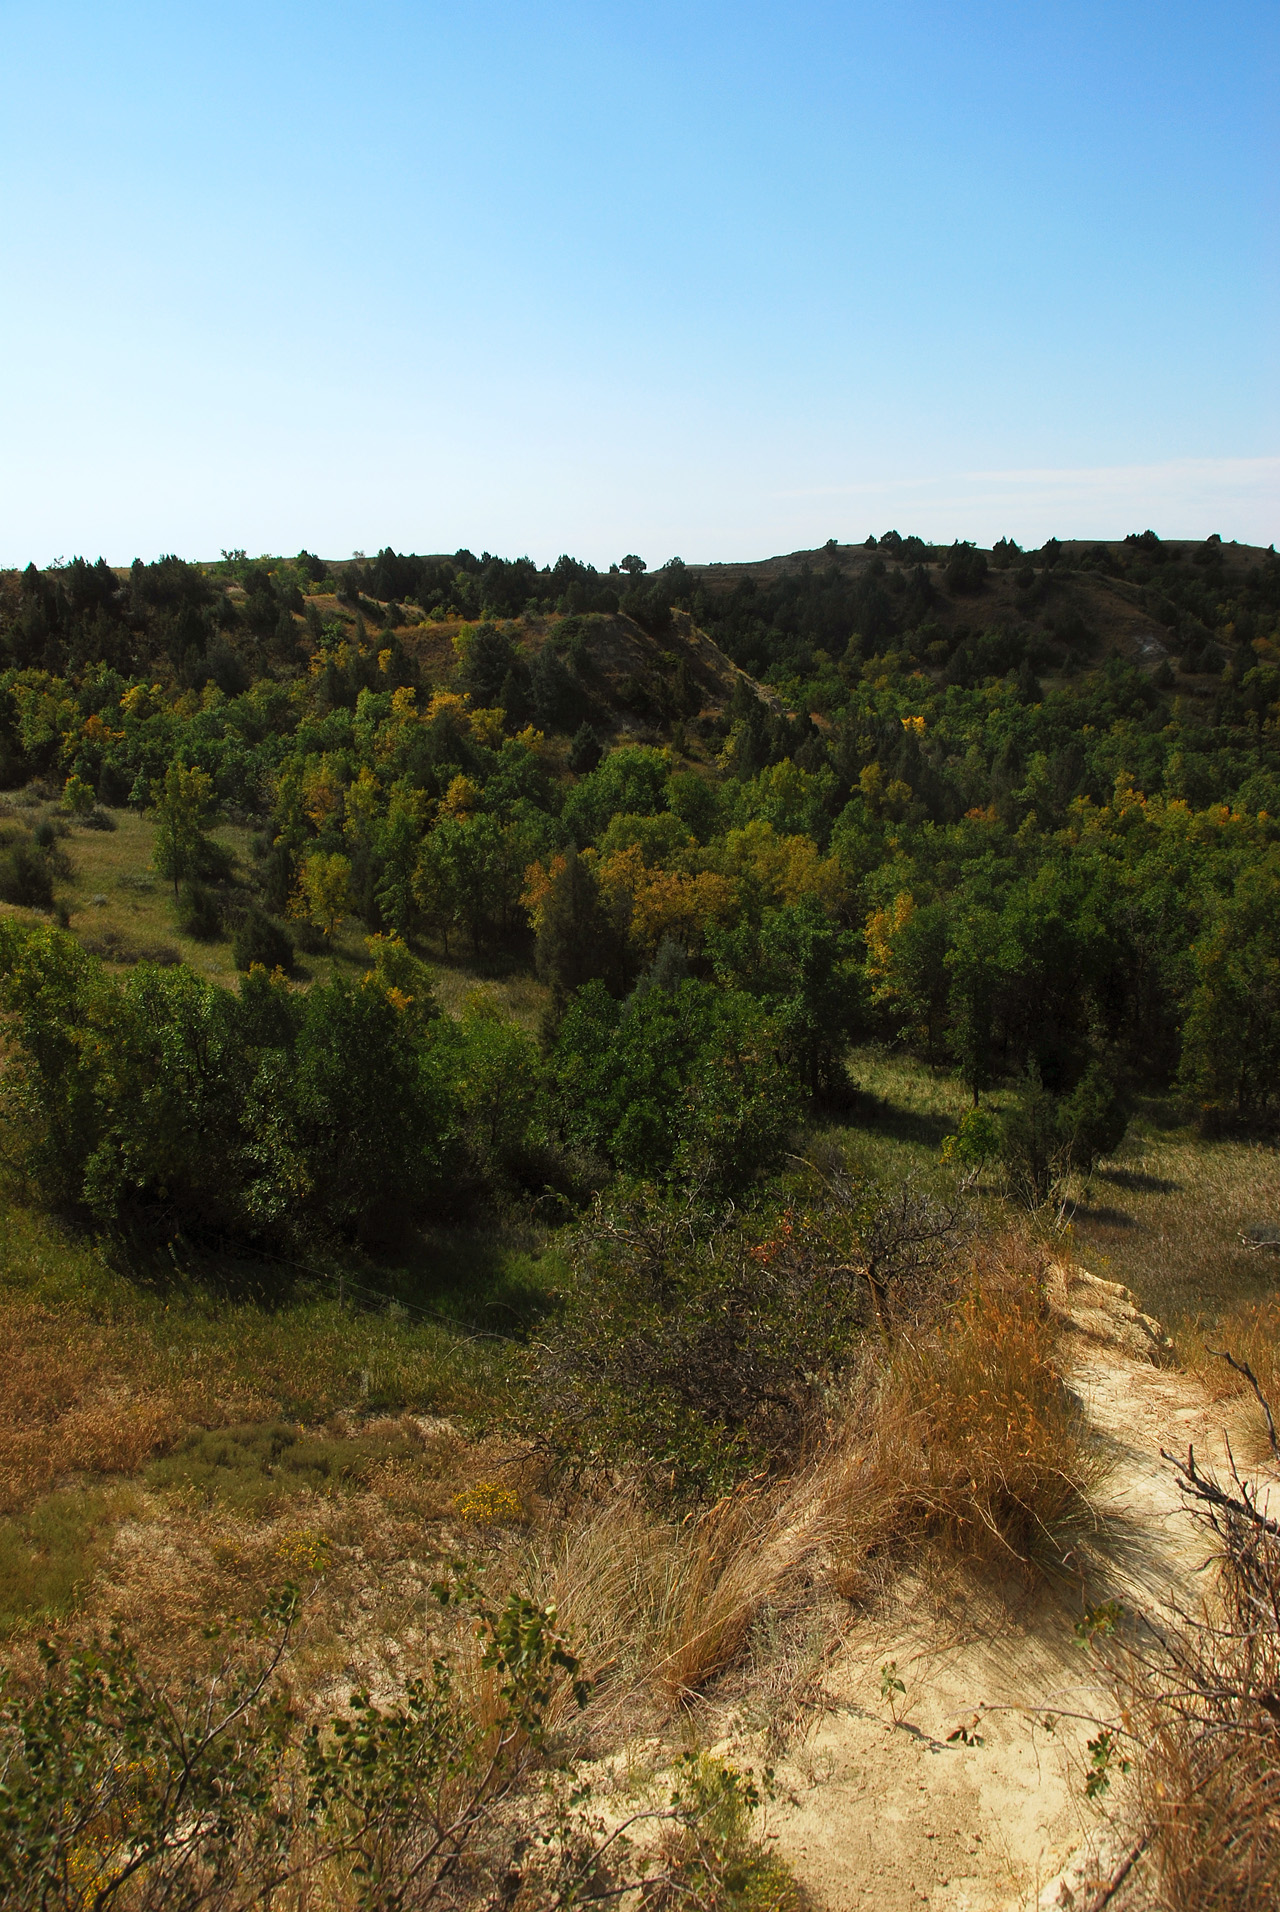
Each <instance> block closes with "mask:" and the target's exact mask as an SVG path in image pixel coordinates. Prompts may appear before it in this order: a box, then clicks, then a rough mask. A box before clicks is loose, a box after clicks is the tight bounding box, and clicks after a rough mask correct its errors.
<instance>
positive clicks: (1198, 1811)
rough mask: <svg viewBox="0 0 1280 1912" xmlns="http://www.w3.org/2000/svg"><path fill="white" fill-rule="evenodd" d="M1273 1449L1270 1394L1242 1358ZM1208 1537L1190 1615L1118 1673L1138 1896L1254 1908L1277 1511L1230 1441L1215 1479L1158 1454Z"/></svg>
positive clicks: (1264, 1823)
mask: <svg viewBox="0 0 1280 1912" xmlns="http://www.w3.org/2000/svg"><path fill="white" fill-rule="evenodd" d="M1235 1365H1236V1367H1237V1370H1238V1372H1239V1373H1240V1377H1241V1378H1242V1379H1243V1380H1244V1381H1245V1382H1246V1383H1247V1385H1249V1386H1250V1387H1251V1388H1252V1390H1253V1391H1254V1393H1255V1394H1256V1395H1257V1397H1258V1399H1259V1402H1260V1404H1261V1405H1262V1407H1263V1410H1264V1413H1265V1415H1266V1419H1267V1422H1268V1426H1269V1428H1270V1430H1271V1439H1270V1448H1271V1457H1272V1459H1273V1461H1275V1460H1280V1440H1278V1439H1277V1437H1276V1433H1275V1427H1274V1421H1273V1420H1272V1416H1271V1412H1270V1408H1269V1406H1268V1403H1267V1400H1266V1396H1265V1394H1264V1392H1263V1390H1262V1389H1261V1388H1260V1386H1259V1384H1258V1381H1257V1377H1256V1376H1255V1375H1254V1374H1253V1372H1252V1370H1251V1369H1250V1368H1249V1366H1248V1364H1246V1363H1236V1364H1235ZM1165 1459H1166V1460H1168V1461H1170V1462H1171V1464H1172V1465H1173V1467H1174V1469H1175V1471H1176V1473H1177V1476H1178V1485H1179V1487H1180V1488H1181V1489H1182V1491H1183V1493H1184V1494H1185V1495H1186V1497H1187V1501H1188V1504H1189V1506H1190V1509H1191V1512H1192V1514H1193V1517H1194V1518H1195V1520H1196V1521H1197V1523H1198V1524H1199V1525H1200V1526H1201V1528H1202V1529H1203V1530H1204V1532H1205V1533H1206V1535H1207V1536H1208V1537H1209V1538H1210V1539H1211V1540H1212V1542H1213V1545H1214V1550H1215V1553H1216V1555H1217V1559H1218V1567H1219V1572H1218V1578H1217V1583H1216V1586H1215V1588H1214V1590H1213V1593H1212V1594H1211V1596H1210V1598H1209V1599H1208V1600H1207V1601H1206V1603H1205V1606H1204V1610H1203V1611H1202V1612H1201V1613H1200V1614H1196V1615H1192V1614H1187V1613H1180V1614H1178V1616H1177V1624H1176V1625H1175V1626H1174V1627H1171V1628H1167V1629H1165V1628H1155V1629H1153V1632H1154V1639H1155V1644H1154V1646H1153V1647H1151V1648H1143V1647H1135V1648H1133V1649H1131V1650H1130V1652H1129V1653H1128V1654H1127V1655H1126V1656H1125V1657H1124V1658H1123V1659H1122V1660H1120V1661H1119V1662H1118V1664H1117V1666H1116V1669H1115V1674H1116V1681H1117V1687H1118V1692H1119V1698H1120V1701H1121V1706H1120V1721H1121V1725H1122V1727H1123V1729H1124V1732H1125V1733H1126V1735H1127V1736H1128V1737H1129V1738H1130V1739H1131V1740H1132V1742H1133V1744H1134V1746H1135V1749H1136V1767H1135V1778H1136V1806H1137V1810H1138V1814H1139V1817H1140V1824H1141V1828H1142V1834H1141V1841H1140V1844H1141V1851H1142V1863H1141V1870H1140V1874H1139V1877H1140V1880H1141V1886H1140V1890H1141V1892H1142V1894H1143V1898H1142V1901H1141V1902H1142V1903H1143V1904H1145V1905H1148V1906H1151V1907H1153V1908H1159V1912H1228V1908H1230V1912H1252V1909H1253V1908H1258V1912H1262V1908H1264V1907H1266V1908H1270V1907H1272V1906H1274V1905H1276V1904H1277V1903H1280V1521H1277V1520H1276V1519H1275V1518H1274V1517H1273V1516H1272V1514H1271V1512H1270V1510H1269V1507H1268V1504H1267V1501H1266V1498H1265V1497H1264V1495H1262V1494H1261V1493H1260V1491H1259V1488H1258V1486H1257V1485H1256V1483H1255V1482H1253V1481H1252V1480H1250V1479H1248V1478H1247V1477H1246V1476H1244V1475H1242V1474H1241V1472H1240V1470H1239V1467H1238V1466H1237V1463H1236V1460H1235V1457H1234V1455H1233V1454H1232V1453H1231V1451H1230V1447H1228V1474H1227V1478H1226V1479H1225V1480H1223V1479H1220V1478H1219V1477H1218V1476H1217V1475H1216V1474H1214V1473H1213V1472H1212V1471H1206V1470H1205V1469H1204V1468H1203V1467H1202V1466H1201V1464H1200V1462H1199V1461H1198V1460H1197V1458H1196V1454H1195V1450H1194V1448H1188V1450H1187V1458H1186V1459H1185V1460H1180V1459H1176V1458H1175V1457H1174V1456H1173V1455H1170V1454H1166V1455H1165Z"/></svg>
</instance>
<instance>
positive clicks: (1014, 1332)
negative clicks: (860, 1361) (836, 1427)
mask: <svg viewBox="0 0 1280 1912" xmlns="http://www.w3.org/2000/svg"><path fill="white" fill-rule="evenodd" d="M1055 1338H1056V1331H1055V1328H1054V1325H1053V1323H1052V1322H1051V1321H1050V1320H1049V1319H1047V1318H1046V1317H1045V1315H1044V1313H1043V1311H1042V1310H1041V1309H1040V1308H1039V1306H1038V1305H1037V1301H1036V1298H1035V1296H1034V1294H1032V1295H1029V1296H1019V1295H1017V1294H1016V1293H1012V1292H1008V1291H1006V1292H1000V1291H999V1290H994V1291H993V1290H991V1289H985V1290H984V1289H978V1290H976V1291H974V1292H973V1293H972V1294H970V1295H969V1296H968V1297H967V1298H966V1299H965V1300H964V1301H962V1302H961V1303H960V1304H959V1306H958V1307H957V1308H956V1309H955V1310H954V1311H953V1312H952V1313H951V1314H950V1315H949V1316H948V1317H947V1318H946V1319H945V1320H944V1321H943V1322H942V1323H941V1324H940V1325H939V1326H938V1327H936V1328H935V1329H934V1330H933V1331H931V1332H929V1333H926V1334H923V1335H920V1336H918V1337H916V1338H914V1339H913V1340H911V1341H905V1340H904V1341H903V1342H902V1343H901V1344H900V1346H899V1347H898V1348H897V1349H896V1351H895V1352H894V1354H893V1357H892V1359H891V1360H890V1361H889V1363H888V1364H887V1366H886V1367H884V1368H883V1369H882V1370H881V1371H880V1372H879V1373H877V1374H875V1375H874V1376H873V1377H872V1378H871V1380H870V1384H869V1390H868V1393H867V1395H866V1396H864V1398H863V1400H862V1401H861V1402H859V1403H858V1404H857V1407H856V1408H855V1411H854V1412H853V1414H852V1415H851V1417H850V1422H849V1425H848V1432H847V1435H846V1438H845V1443H844V1445H843V1446H842V1448H840V1449H839V1450H837V1452H836V1454H835V1455H834V1456H833V1460H832V1468H831V1483H830V1490H829V1492H830V1503H829V1504H830V1505H831V1507H832V1510H833V1513H834V1512H836V1511H837V1510H838V1519H837V1521H836V1525H837V1528H838V1531H839V1533H840V1535H841V1539H840V1541H839V1543H838V1545H839V1548H840V1552H841V1554H842V1564H841V1565H840V1566H839V1568H838V1575H839V1582H840V1584H841V1585H843V1586H844V1587H845V1589H846V1590H847V1591H849V1592H850V1593H856V1592H858V1591H859V1589H860V1587H861V1586H862V1584H863V1583H864V1580H865V1576H866V1573H867V1569H868V1565H869V1564H870V1563H871V1562H873V1561H876V1560H878V1559H879V1558H881V1557H882V1556H883V1555H884V1554H885V1553H886V1552H889V1553H895V1552H899V1551H901V1550H902V1549H903V1548H904V1547H908V1546H919V1545H921V1544H922V1543H924V1544H927V1546H928V1547H929V1548H930V1549H931V1550H932V1552H933V1553H934V1555H935V1556H936V1557H937V1558H938V1559H940V1560H947V1561H956V1560H986V1561H989V1562H990V1563H991V1564H993V1565H995V1566H997V1567H1000V1566H1014V1567H1017V1568H1018V1569H1019V1570H1021V1571H1022V1572H1025V1573H1027V1574H1030V1575H1032V1576H1034V1575H1035V1574H1037V1573H1039V1572H1042V1571H1046V1570H1047V1571H1058V1570H1061V1569H1062V1568H1063V1567H1064V1565H1066V1563H1067V1562H1068V1560H1069V1558H1070V1554H1071V1551H1072V1547H1073V1545H1074V1543H1075V1541H1076V1540H1077V1539H1078V1538H1079V1537H1080V1534H1081V1531H1082V1529H1083V1528H1086V1527H1087V1526H1088V1525H1089V1524H1090V1521H1091V1514H1090V1507H1091V1503H1092V1497H1093V1495H1094V1492H1095V1491H1096V1489H1097V1488H1098V1486H1099V1485H1100V1484H1101V1480H1102V1477H1103V1463H1102V1460H1101V1456H1100V1453H1099V1451H1098V1450H1096V1449H1095V1448H1094V1447H1093V1445H1092V1443H1091V1441H1090V1438H1089V1434H1088V1429H1087V1426H1086V1423H1085V1420H1084V1416H1083V1412H1082V1410H1081V1409H1080V1407H1079V1405H1078V1404H1077V1402H1076V1401H1075V1400H1074V1398H1073V1397H1072V1396H1071V1394H1070V1393H1069V1392H1068V1390H1067V1389H1066V1387H1065V1386H1064V1384H1063V1381H1062V1378H1061V1375H1060V1372H1059V1370H1058V1366H1057V1362H1056V1359H1055V1353H1054V1342H1055Z"/></svg>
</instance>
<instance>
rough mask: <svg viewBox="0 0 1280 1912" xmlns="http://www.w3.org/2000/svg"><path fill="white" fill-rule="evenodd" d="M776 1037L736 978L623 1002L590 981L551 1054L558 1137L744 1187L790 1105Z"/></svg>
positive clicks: (771, 1159) (766, 1161)
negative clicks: (723, 985)
mask: <svg viewBox="0 0 1280 1912" xmlns="http://www.w3.org/2000/svg"><path fill="white" fill-rule="evenodd" d="M777 1046H778V1045H777V1036H776V1032H775V1029H774V1026H773V1024H772V1023H771V1022H770V1020H769V1018H768V1016H767V1015H766V1014H765V1012H764V1010H763V1009H762V1008H761V1007H760V1005H759V1004H758V1003H757V1002H756V1001H755V1000H754V998H753V997H751V996H748V995H745V994H744V993H742V992H741V991H739V990H733V989H716V988H714V987H713V986H712V985H711V984H709V983H704V982H698V981H692V980H690V981H684V982H678V983H677V984H676V986H675V987H674V988H671V989H663V988H653V989H649V990H647V991H643V992H642V991H640V990H637V991H636V993H635V994H634V995H633V996H632V997H631V999H630V1000H629V1001H628V1002H627V1003H626V1004H625V1005H624V1004H620V1003H618V1002H615V1001H614V999H613V998H612V997H611V996H610V995H609V993H608V991H607V990H606V989H605V987H604V985H603V984H602V983H599V982H591V983H588V984H586V985H585V987H584V988H582V989H580V990H579V991H578V992H577V994H576V995H575V996H574V998H573V999H572V1001H571V1002H570V1005H569V1008H568V1010H567V1012H566V1014H565V1017H564V1021H563V1023H562V1024H561V1027H560V1031H559V1035H558V1037H557V1040H556V1045H555V1049H554V1051H553V1054H552V1057H551V1070H552V1076H553V1081H554V1087H555V1094H556V1103H557V1108H558V1113H559V1117H560V1121H561V1123H562V1125H563V1129H564V1133H565V1136H566V1139H567V1140H568V1142H569V1143H570V1145H571V1146H572V1147H575V1148H586V1149H593V1150H597V1151H599V1152H600V1153H602V1154H604V1155H606V1156H607V1157H608V1158H609V1160H610V1161H612V1162H613V1163H614V1165H615V1166H616V1167H617V1168H619V1169H621V1170H622V1172H623V1173H624V1174H626V1175H633V1176H641V1177H665V1178H669V1179H674V1180H678V1181H684V1182H690V1183H698V1184H703V1185H706V1186H708V1187H718V1188H726V1189H730V1188H742V1187H744V1186H746V1185H747V1184H748V1183H750V1182H751V1181H753V1180H754V1179H755V1177H756V1176H757V1175H759V1174H761V1173H762V1172H763V1171H765V1170H767V1169H769V1168H771V1167H772V1166H774V1165H775V1164H776V1163H777V1162H778V1161H779V1160H780V1159H781V1155H782V1151H783V1147H784V1145H785V1142H786V1139H787V1136H788V1135H789V1133H790V1131H791V1129H792V1126H793V1125H794V1122H795V1120H796V1116H797V1111H798V1099H797V1094H796V1085H795V1082H794V1079H793V1077H792V1076H791V1075H790V1074H789V1072H788V1071H787V1069H786V1068H785V1067H784V1066H783V1064H782V1062H781V1061H780V1059H779V1057H778V1053H777Z"/></svg>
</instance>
